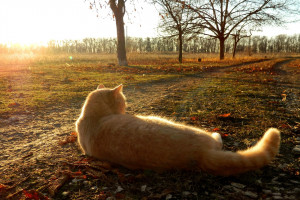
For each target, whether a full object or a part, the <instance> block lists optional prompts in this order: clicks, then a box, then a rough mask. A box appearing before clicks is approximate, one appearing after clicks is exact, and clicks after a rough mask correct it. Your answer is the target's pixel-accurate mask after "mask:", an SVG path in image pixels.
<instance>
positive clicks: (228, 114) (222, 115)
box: [219, 113, 231, 118]
mask: <svg viewBox="0 0 300 200" xmlns="http://www.w3.org/2000/svg"><path fill="white" fill-rule="evenodd" d="M230 115H231V113H226V114H221V115H219V117H224V118H226V117H229V116H230Z"/></svg>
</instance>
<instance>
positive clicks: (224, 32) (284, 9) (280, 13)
mask: <svg viewBox="0 0 300 200" xmlns="http://www.w3.org/2000/svg"><path fill="white" fill-rule="evenodd" d="M178 2H181V1H179V0H178ZM182 4H183V5H185V4H186V3H185V2H182ZM295 5H298V4H297V0H251V1H249V0H201V1H193V2H191V3H190V4H189V5H188V8H189V9H190V10H192V11H193V12H195V13H196V15H197V16H196V17H197V19H196V20H195V21H194V25H195V26H201V27H203V28H205V29H206V31H205V32H204V33H203V34H205V35H208V36H210V37H213V38H217V39H218V40H219V43H220V59H221V60H222V59H224V52H225V41H226V40H227V38H228V37H229V36H230V35H231V34H232V32H233V31H234V30H240V29H241V27H243V26H245V24H247V25H249V26H250V25H255V26H257V27H259V26H263V25H265V24H277V25H279V24H283V23H285V22H286V20H288V16H291V14H297V12H296V10H295V9H298V8H296V6H295Z"/></svg>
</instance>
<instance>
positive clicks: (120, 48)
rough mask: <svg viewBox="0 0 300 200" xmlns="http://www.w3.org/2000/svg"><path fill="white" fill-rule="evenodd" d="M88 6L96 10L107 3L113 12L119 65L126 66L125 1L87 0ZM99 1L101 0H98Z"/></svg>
mask: <svg viewBox="0 0 300 200" xmlns="http://www.w3.org/2000/svg"><path fill="white" fill-rule="evenodd" d="M89 1H90V8H91V9H92V8H94V9H96V11H97V12H98V7H100V8H102V7H103V5H106V4H107V3H109V6H110V8H111V10H112V12H113V17H114V18H115V20H116V28H117V56H118V62H119V65H120V66H127V65H128V62H127V57H126V48H125V31H124V19H123V18H124V15H125V11H126V10H125V3H126V0H108V1H109V2H106V4H105V3H103V5H102V4H101V2H99V4H96V0H89ZM98 1H101V0H98Z"/></svg>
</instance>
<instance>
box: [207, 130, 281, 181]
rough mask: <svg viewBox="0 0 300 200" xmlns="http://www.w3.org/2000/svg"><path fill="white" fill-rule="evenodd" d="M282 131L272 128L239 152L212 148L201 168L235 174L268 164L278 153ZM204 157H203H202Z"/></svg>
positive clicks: (214, 172) (219, 172)
mask: <svg viewBox="0 0 300 200" xmlns="http://www.w3.org/2000/svg"><path fill="white" fill-rule="evenodd" d="M279 146H280V132H279V130H278V129H275V128H270V129H269V130H268V131H267V132H266V133H265V134H264V136H263V137H262V139H261V140H260V141H259V142H258V143H257V144H256V145H255V146H253V147H251V148H249V149H247V150H244V151H238V152H230V151H220V150H211V151H209V152H208V155H207V156H206V157H205V158H204V161H203V162H201V168H202V169H203V170H205V171H208V172H211V173H213V174H216V175H223V176H228V175H233V174H238V173H243V172H246V171H249V170H255V169H259V168H261V167H263V166H264V165H267V164H268V163H269V162H270V161H271V160H272V159H273V158H274V157H275V156H276V154H277V153H278V151H279ZM202 159H203V158H202Z"/></svg>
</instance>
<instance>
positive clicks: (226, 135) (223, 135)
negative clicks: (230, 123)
mask: <svg viewBox="0 0 300 200" xmlns="http://www.w3.org/2000/svg"><path fill="white" fill-rule="evenodd" d="M221 135H222V137H228V136H229V134H227V133H222V134H221Z"/></svg>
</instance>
